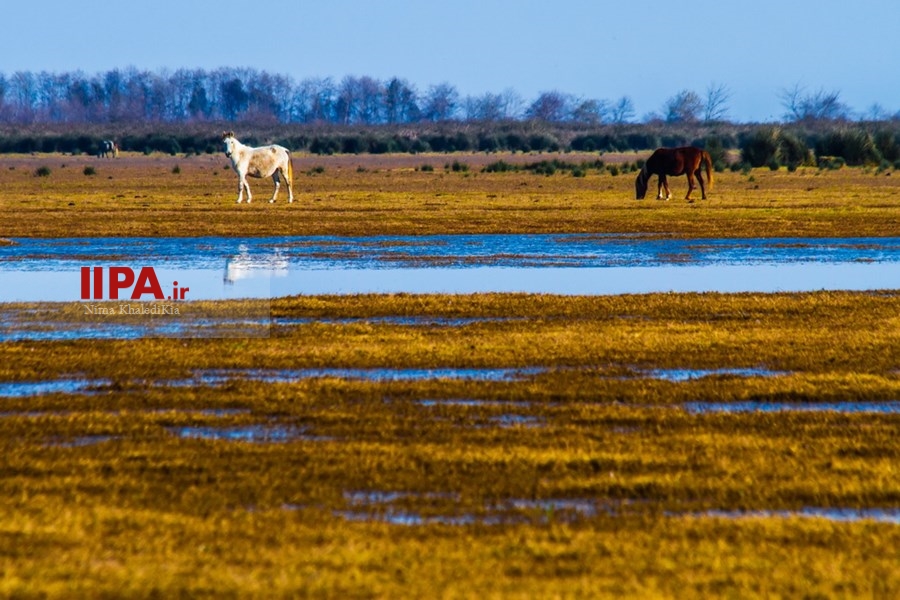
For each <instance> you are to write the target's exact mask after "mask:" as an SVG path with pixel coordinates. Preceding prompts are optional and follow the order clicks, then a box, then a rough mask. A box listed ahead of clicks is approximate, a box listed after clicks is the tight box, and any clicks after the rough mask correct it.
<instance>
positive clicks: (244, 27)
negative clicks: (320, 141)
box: [0, 0, 900, 121]
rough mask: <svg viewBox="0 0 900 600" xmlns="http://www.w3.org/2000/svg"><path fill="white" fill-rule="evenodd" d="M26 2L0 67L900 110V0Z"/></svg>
mask: <svg viewBox="0 0 900 600" xmlns="http://www.w3.org/2000/svg"><path fill="white" fill-rule="evenodd" d="M671 5H672V2H665V1H660V0H642V1H641V2H625V1H622V0H618V1H616V2H607V1H603V0H593V1H589V0H557V1H556V2H548V1H547V0H541V1H538V0H452V1H451V2H432V1H429V0H421V1H412V0H369V1H366V0H317V1H312V0H296V1H288V0H269V1H254V0H243V1H235V0H214V1H208V0H154V1H152V2H146V1H139V2H126V1H116V0H102V1H98V0H76V1H73V0H40V1H36V0H32V1H31V2H22V1H16V2H9V3H6V5H4V7H3V17H2V18H3V24H4V28H3V29H4V31H3V35H2V36H0V72H2V73H4V74H6V75H9V74H11V73H14V72H15V71H35V72H37V71H51V72H59V71H75V70H82V71H84V72H85V73H87V74H93V73H97V72H101V71H106V70H109V69H113V68H124V67H129V66H134V67H137V68H139V69H148V70H151V71H157V70H162V69H169V70H175V69H178V68H181V67H188V68H194V67H200V68H205V69H214V68H217V67H222V66H232V67H254V68H257V69H262V70H266V71H270V72H272V73H280V74H284V75H289V76H291V77H293V78H294V79H296V80H300V79H304V78H307V77H332V78H333V79H335V80H336V81H340V79H341V78H343V77H344V76H346V75H356V76H361V75H369V76H372V77H376V78H378V79H387V78H389V77H393V76H398V77H402V78H405V79H407V80H409V81H410V82H411V83H413V84H415V85H416V86H417V87H418V89H420V90H425V89H426V88H427V87H428V86H429V85H432V84H437V83H442V82H448V83H451V84H453V85H455V86H456V88H457V89H458V90H459V92H460V93H461V94H462V95H469V94H471V95H479V94H483V93H485V92H493V93H499V92H503V91H504V90H507V89H513V90H515V91H516V92H518V93H519V94H520V95H521V96H522V97H523V99H524V100H526V101H530V100H533V99H534V98H535V97H536V96H537V95H538V94H539V93H540V92H542V91H549V90H558V91H561V92H566V93H570V94H573V95H576V96H580V97H584V98H596V99H610V100H613V99H617V98H619V97H621V96H625V95H627V96H630V97H631V98H632V100H633V101H634V104H635V108H636V110H637V113H638V116H639V117H641V116H643V115H644V114H646V113H648V112H651V111H657V112H661V111H662V106H663V104H664V102H665V101H666V99H667V98H669V97H671V96H673V95H675V94H676V93H678V92H679V91H681V90H684V89H689V90H694V91H696V92H698V93H700V94H701V95H703V94H704V93H705V91H706V89H707V88H708V87H709V86H710V84H713V83H715V84H724V85H725V86H727V87H728V89H729V90H730V91H731V99H730V101H729V107H730V111H729V116H730V117H731V118H732V119H735V120H740V121H765V120H777V119H779V118H780V117H781V116H782V114H783V113H784V109H783V107H782V106H781V100H780V98H779V93H780V92H782V91H783V90H785V89H788V88H793V87H794V86H796V85H800V86H802V87H804V88H805V89H806V90H807V91H808V92H810V93H812V92H815V91H818V90H820V89H822V90H825V91H834V90H837V91H839V92H840V96H841V100H842V101H843V102H844V103H845V104H847V105H849V106H850V108H851V109H853V110H855V111H858V112H865V111H867V110H868V109H869V108H870V107H871V106H872V105H873V104H876V103H877V104H879V105H881V107H883V108H884V109H885V110H887V111H889V112H890V113H891V114H893V113H895V112H897V111H900V77H898V76H897V70H898V67H900V43H898V42H897V39H896V38H897V35H898V31H897V28H898V26H900V2H897V1H896V0H856V1H854V2H850V3H848V2H846V1H842V2H838V1H836V0H818V1H807V0H803V1H785V0H757V1H755V2H728V1H727V0H717V1H710V0H692V1H690V2H688V3H686V6H687V7H688V10H689V13H688V14H686V15H682V14H674V13H668V12H667V11H668V7H670V6H671Z"/></svg>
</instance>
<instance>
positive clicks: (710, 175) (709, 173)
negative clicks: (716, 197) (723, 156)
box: [701, 150, 713, 189]
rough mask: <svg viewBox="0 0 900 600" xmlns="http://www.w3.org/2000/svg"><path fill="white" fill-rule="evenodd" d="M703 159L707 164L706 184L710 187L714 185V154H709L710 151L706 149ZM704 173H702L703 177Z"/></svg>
mask: <svg viewBox="0 0 900 600" xmlns="http://www.w3.org/2000/svg"><path fill="white" fill-rule="evenodd" d="M701 158H702V159H703V163H704V164H705V165H706V185H708V186H709V189H712V187H713V164H712V156H710V155H709V152H707V151H706V150H704V151H703V154H702V156H701ZM702 176H703V175H702V174H701V177H702Z"/></svg>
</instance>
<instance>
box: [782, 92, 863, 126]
mask: <svg viewBox="0 0 900 600" xmlns="http://www.w3.org/2000/svg"><path fill="white" fill-rule="evenodd" d="M779 96H780V97H781V105H782V106H783V107H784V109H785V114H784V118H785V119H786V120H788V121H808V122H814V121H836V120H839V119H846V118H848V116H849V114H850V109H849V108H848V107H847V105H845V104H844V103H843V102H841V93H840V92H839V91H837V90H832V91H830V92H827V91H825V90H824V89H822V88H820V89H819V90H818V91H816V92H813V93H807V92H806V88H804V87H803V86H801V85H800V84H799V83H797V84H794V86H793V87H792V88H789V89H784V90H782V91H781V93H780V94H779Z"/></svg>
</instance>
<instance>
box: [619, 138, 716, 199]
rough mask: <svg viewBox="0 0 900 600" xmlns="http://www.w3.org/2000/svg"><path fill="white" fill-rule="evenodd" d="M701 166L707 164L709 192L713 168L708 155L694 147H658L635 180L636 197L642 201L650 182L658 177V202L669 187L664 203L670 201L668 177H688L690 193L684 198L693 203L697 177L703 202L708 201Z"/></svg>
mask: <svg viewBox="0 0 900 600" xmlns="http://www.w3.org/2000/svg"><path fill="white" fill-rule="evenodd" d="M701 165H706V182H707V183H708V184H709V189H712V185H713V168H712V158H711V157H710V156H709V152H706V151H705V150H701V149H700V148H694V147H693V146H685V147H683V148H659V149H657V150H655V151H654V152H653V154H651V155H650V158H648V159H647V162H646V163H645V164H644V168H643V169H641V172H640V173H638V176H637V179H635V180H634V197H635V198H636V199H638V200H643V199H644V196H646V195H647V182H648V181H649V180H650V176H651V175H656V176H657V177H658V179H659V187H658V189H657V193H656V199H657V200H663V195H662V189H663V188H666V197H665V200H668V199H669V198H671V197H672V194H671V192H669V183H668V182H667V181H666V175H687V180H688V191H687V196H685V197H684V199H685V200H690V199H691V192H693V191H694V175H696V176H697V180H698V181H699V182H700V192H701V193H702V194H703V199H704V200H706V186H704V185H703V173H702V171H701V170H700V167H701Z"/></svg>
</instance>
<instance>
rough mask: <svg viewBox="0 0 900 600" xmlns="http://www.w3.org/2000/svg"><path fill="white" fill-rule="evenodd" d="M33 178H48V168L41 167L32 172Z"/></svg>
mask: <svg viewBox="0 0 900 600" xmlns="http://www.w3.org/2000/svg"><path fill="white" fill-rule="evenodd" d="M34 176H35V177H49V176H50V167H47V166H41V167H38V168H37V169H35V170H34Z"/></svg>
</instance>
